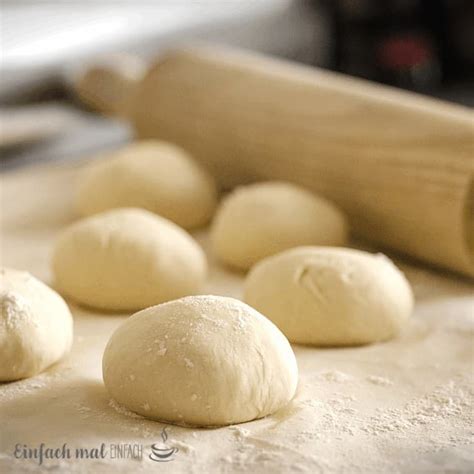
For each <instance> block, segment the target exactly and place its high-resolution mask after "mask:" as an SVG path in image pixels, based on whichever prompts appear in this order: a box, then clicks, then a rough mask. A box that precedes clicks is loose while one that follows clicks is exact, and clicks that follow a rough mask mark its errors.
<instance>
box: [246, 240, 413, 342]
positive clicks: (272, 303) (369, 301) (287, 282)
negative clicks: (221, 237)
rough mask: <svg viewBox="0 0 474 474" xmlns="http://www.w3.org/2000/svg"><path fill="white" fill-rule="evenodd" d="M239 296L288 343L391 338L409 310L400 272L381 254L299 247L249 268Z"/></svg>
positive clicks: (408, 296) (408, 293)
mask: <svg viewBox="0 0 474 474" xmlns="http://www.w3.org/2000/svg"><path fill="white" fill-rule="evenodd" d="M244 294H245V296H244V300H245V301H246V302H247V303H248V304H250V305H251V306H253V307H254V308H256V309H257V310H258V311H261V312H262V314H264V315H265V316H267V317H268V318H270V319H271V320H272V321H273V322H274V323H275V324H276V325H277V326H278V327H279V328H280V329H281V330H282V331H283V333H284V334H285V335H286V337H288V339H289V340H290V341H291V342H295V343H301V344H313V345H318V346H344V345H358V344H366V343H371V342H376V341H384V340H387V339H390V338H392V337H394V336H395V335H396V334H397V333H398V332H399V331H400V330H401V328H402V327H403V325H404V324H405V323H406V321H407V319H408V317H409V316H410V314H411V312H412V309H413V295H412V291H411V288H410V285H409V283H408V282H407V280H406V279H405V277H404V275H403V273H402V272H400V271H399V270H398V269H397V267H396V266H395V265H394V264H393V263H392V262H391V261H390V260H389V259H388V258H387V257H385V256H384V255H382V254H376V255H375V254H371V253H368V252H362V251H360V250H353V249H345V248H330V247H300V248H296V249H291V250H287V251H286V252H282V253H280V254H278V255H274V256H272V257H269V258H267V259H265V260H263V261H262V262H260V263H259V264H258V265H256V266H255V267H254V268H252V270H251V271H250V273H249V275H248V276H247V279H246V281H245V291H244Z"/></svg>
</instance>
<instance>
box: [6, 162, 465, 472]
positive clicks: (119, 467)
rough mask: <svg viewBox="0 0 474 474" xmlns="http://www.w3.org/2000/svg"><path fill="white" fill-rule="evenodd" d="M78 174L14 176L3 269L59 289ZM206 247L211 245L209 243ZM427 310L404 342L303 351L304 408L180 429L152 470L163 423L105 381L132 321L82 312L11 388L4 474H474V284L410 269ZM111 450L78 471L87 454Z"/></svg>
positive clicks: (227, 278)
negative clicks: (62, 346)
mask: <svg viewBox="0 0 474 474" xmlns="http://www.w3.org/2000/svg"><path fill="white" fill-rule="evenodd" d="M76 174H77V168H73V167H54V168H53V167H48V168H38V169H37V170H35V171H34V172H33V170H27V171H21V172H15V173H9V174H5V175H3V176H2V179H1V181H2V193H1V198H2V202H1V214H2V216H1V217H2V222H1V233H2V242H1V245H2V247H1V257H2V263H3V265H7V266H10V267H15V268H19V269H25V270H29V271H30V272H31V273H33V274H34V275H35V276H37V277H39V278H41V279H42V280H44V281H45V282H47V283H50V282H51V274H50V270H49V256H50V253H51V248H52V244H53V239H54V237H55V235H56V234H57V233H58V231H59V230H60V229H61V228H63V227H64V226H65V225H67V224H69V223H70V222H72V221H73V220H74V219H75V216H74V213H73V211H72V206H71V197H72V193H73V190H74V180H75V177H76ZM197 237H198V239H199V240H200V241H201V242H202V243H203V244H204V246H205V243H206V235H205V232H202V233H201V234H200V235H197ZM398 263H399V264H400V266H401V267H402V269H403V270H404V271H405V272H406V275H407V277H408V278H409V280H410V282H411V283H412V285H413V287H414V291H415V294H416V302H417V303H416V309H415V314H414V316H413V318H412V320H411V323H410V325H409V327H408V328H407V330H406V332H405V333H404V334H403V335H402V336H401V337H400V338H399V339H397V340H393V341H390V342H387V343H384V344H376V345H371V346H365V347H358V348H347V349H316V348H310V347H301V346H294V350H295V352H296V355H297V359H298V365H299V369H300V382H299V388H298V392H297V395H296V397H295V399H294V401H293V402H292V403H291V405H290V406H289V407H288V408H287V409H285V410H284V411H282V412H280V413H277V414H275V415H274V416H271V417H268V418H265V419H262V420H258V421H253V422H250V423H245V424H243V425H238V426H230V427H225V428H219V429H194V428H193V429H191V428H183V427H177V426H171V425H169V426H168V428H167V434H168V435H169V438H168V440H167V442H166V446H168V447H173V446H174V447H176V448H178V449H179V451H178V452H177V453H175V454H174V455H173V460H172V461H170V462H166V463H164V462H162V463H158V462H155V461H153V460H151V459H150V458H149V454H151V450H150V446H151V444H153V443H158V444H159V443H160V442H162V439H161V433H162V428H163V426H166V425H164V424H162V423H158V422H153V421H149V420H146V419H144V418H141V417H138V416H136V415H133V414H131V413H130V412H128V411H127V410H125V409H124V408H122V407H119V406H118V405H117V404H116V403H115V402H113V401H112V400H111V399H110V396H109V395H108V394H107V391H106V390H105V388H104V385H103V383H102V378H101V359H102V352H103V349H104V347H105V344H106V342H107V340H108V338H109V336H110V335H111V334H112V332H113V331H114V329H115V328H116V327H117V326H118V325H119V324H120V323H122V322H123V321H124V320H125V318H126V317H127V316H126V315H110V314H108V315H107V314H99V313H93V312H91V311H87V310H84V309H80V308H78V307H77V306H75V305H73V304H71V309H72V311H73V314H74V320H75V337H74V346H73V349H72V352H71V354H70V355H69V356H68V357H67V358H66V359H65V360H64V361H62V362H61V363H60V364H57V365H56V366H54V367H52V368H50V369H49V370H47V371H46V372H44V373H43V374H41V375H38V376H37V377H33V378H31V379H28V380H23V381H19V382H14V383H9V384H2V385H0V472H5V473H6V472H38V471H44V472H84V473H85V472H87V473H101V472H114V473H116V472H124V473H125V472H126V473H130V472H138V473H141V472H165V473H167V472H173V473H174V472H183V473H184V472H185V473H214V472H224V473H232V472H246V473H261V472H262V473H264V472H268V473H280V472H302V473H306V472H307V473H318V472H348V473H352V472H354V473H357V472H361V473H371V472H373V473H385V472H386V473H396V472H408V473H410V472H446V471H455V472H468V471H469V470H472V469H473V468H474V449H473V446H472V444H471V443H472V434H473V420H472V416H473V411H472V401H473V391H474V390H473V378H472V377H473V376H472V369H473V367H472V364H473V345H472V342H473V340H472V333H473V326H474V324H473V314H472V312H473V307H474V306H473V305H474V296H473V291H472V290H473V288H472V286H470V285H469V284H468V283H467V282H466V280H460V279H456V277H453V276H450V275H447V274H446V275H442V274H437V273H434V272H431V271H430V270H427V269H422V268H420V267H414V266H411V265H408V264H406V262H405V263H401V262H398ZM241 279H242V277H241V276H239V275H235V274H232V273H230V272H227V271H226V270H224V269H222V268H220V267H218V266H217V265H216V264H215V263H211V274H210V280H209V283H208V287H207V288H206V292H207V293H214V294H222V295H231V296H236V297H238V296H239V295H240V293H241ZM41 443H44V445H45V447H49V448H53V447H54V448H55V447H60V446H62V445H63V444H64V443H67V447H68V448H69V449H70V452H71V456H72V458H73V459H59V460H57V459H53V460H45V461H44V462H43V465H42V466H41V468H40V467H39V466H38V462H37V461H36V460H34V459H15V457H14V456H13V453H14V448H15V445H16V444H20V445H21V446H23V445H27V446H28V447H29V448H33V447H39V445H40V444H41ZM102 443H104V444H105V448H106V449H107V450H108V451H107V455H106V457H105V458H104V459H97V460H94V459H74V455H75V450H76V448H80V447H86V448H100V446H101V444H102ZM118 443H120V444H125V443H128V444H139V445H141V446H142V447H143V459H142V460H141V461H138V460H131V459H122V460H119V459H112V458H111V452H112V451H111V446H110V445H111V444H113V445H115V444H118Z"/></svg>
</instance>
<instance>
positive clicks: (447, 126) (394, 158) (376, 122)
mask: <svg viewBox="0 0 474 474" xmlns="http://www.w3.org/2000/svg"><path fill="white" fill-rule="evenodd" d="M134 94H135V96H134V100H133V101H132V102H133V103H132V107H131V108H130V110H129V111H128V112H127V113H128V114H129V118H130V120H131V121H132V123H133V124H134V127H135V129H136V133H137V136H138V137H139V138H152V137H153V138H159V139H164V140H169V141H172V142H175V143H178V144H180V145H182V146H183V147H184V148H186V149H188V150H189V151H190V152H192V153H193V154H194V155H195V156H196V158H197V159H199V160H200V161H201V162H202V163H204V164H205V165H207V166H208V167H209V168H210V170H211V171H213V172H214V174H215V175H216V176H217V177H218V179H219V181H220V183H221V184H222V186H224V187H231V186H235V185H237V184H241V183H244V182H250V181H255V180H266V179H281V180H289V181H293V182H296V183H299V184H302V185H304V186H307V187H308V188H311V189H313V190H314V191H316V192H318V193H321V194H323V195H325V196H327V197H328V198H330V199H332V200H333V201H335V202H336V203H338V204H339V205H340V206H341V207H342V208H343V209H344V210H345V211H346V212H347V214H348V216H349V218H350V222H351V226H352V229H353V232H354V234H355V235H356V236H359V237H362V238H365V239H367V240H369V241H372V242H374V243H377V244H379V245H381V246H383V247H386V248H391V249H394V250H397V251H399V252H402V253H405V254H408V255H410V256H412V257H415V258H418V259H420V260H423V261H425V262H429V263H431V264H434V265H437V266H440V267H444V268H446V269H450V270H455V271H457V272H460V273H462V274H465V275H469V276H474V242H473V240H474V239H473V237H472V236H473V232H474V216H473V214H474V154H473V151H474V150H473V133H474V123H473V115H472V112H471V111H470V110H469V109H467V108H464V107H461V106H456V105H451V104H448V103H443V102H441V101H438V100H434V99H429V98H424V97H422V96H419V95H416V94H412V93H407V92H402V91H399V90H395V89H392V88H388V87H384V86H380V85H375V84H372V83H369V82H366V81H362V80H356V79H353V78H349V77H345V76H342V75H339V74H335V73H330V72H326V71H321V70H319V69H315V68H310V67H306V66H301V65H296V64H293V63H291V62H285V61H281V60H276V59H273V58H268V57H264V56H261V55H256V54H250V53H243V52H238V51H233V50H229V49H221V48H205V47H204V48H197V49H182V50H177V51H174V52H170V53H169V54H168V55H166V56H165V57H163V58H162V59H161V60H159V61H158V62H157V63H156V64H155V65H154V66H152V67H151V68H150V69H149V71H148V73H147V74H146V76H145V77H144V79H142V80H141V81H140V83H139V85H137V87H136V90H135V91H134Z"/></svg>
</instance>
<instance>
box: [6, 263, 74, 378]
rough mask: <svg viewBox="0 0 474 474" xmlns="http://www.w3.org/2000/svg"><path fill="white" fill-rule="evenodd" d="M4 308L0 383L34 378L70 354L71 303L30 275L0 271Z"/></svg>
mask: <svg viewBox="0 0 474 474" xmlns="http://www.w3.org/2000/svg"><path fill="white" fill-rule="evenodd" d="M0 307H1V314H0V382H9V381H12V380H19V379H23V378H26V377H32V376H33V375H36V374H38V373H40V372H42V371H43V370H45V369H46V368H47V367H49V366H50V365H52V364H54V363H55V362H57V361H59V360H60V359H61V358H62V357H63V356H64V355H65V354H67V353H68V352H69V350H70V348H71V344H72V333H73V321H72V316H71V313H70V311H69V308H68V306H67V304H66V303H65V302H64V300H63V299H62V298H61V297H60V296H59V295H58V294H57V293H56V292H55V291H53V290H52V289H51V288H49V287H48V286H46V285H45V284H44V283H42V282H41V281H39V280H37V279H36V278H34V277H33V276H31V275H30V274H29V273H27V272H21V271H18V270H12V269H7V268H4V269H1V270H0Z"/></svg>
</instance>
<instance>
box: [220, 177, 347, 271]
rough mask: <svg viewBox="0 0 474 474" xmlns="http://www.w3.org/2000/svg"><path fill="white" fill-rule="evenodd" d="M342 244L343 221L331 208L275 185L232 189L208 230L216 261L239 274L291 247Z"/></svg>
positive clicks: (293, 187) (292, 188)
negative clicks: (239, 270) (234, 269)
mask: <svg viewBox="0 0 474 474" xmlns="http://www.w3.org/2000/svg"><path fill="white" fill-rule="evenodd" d="M346 239H347V225H346V220H345V217H344V215H343V214H342V213H341V212H340V211H339V209H338V208H337V207H336V206H334V205H333V204H332V203H330V202H329V201H327V200H326V199H324V198H322V197H320V196H316V195H315V194H313V193H311V192H310V191H308V190H306V189H304V188H301V187H299V186H296V185H294V184H290V183H284V182H278V181H275V182H264V183H257V184H252V185H249V186H243V187H239V188H237V189H236V190H235V191H234V192H232V193H231V194H230V195H229V196H227V197H226V198H225V199H224V200H223V202H222V204H221V205H220V206H219V208H218V210H217V212H216V215H215V218H214V221H213V224H212V229H211V242H212V246H213V249H214V252H215V254H216V255H217V257H218V258H219V259H220V260H221V261H222V262H224V263H226V264H228V265H230V266H232V267H236V268H239V269H243V270H247V269H249V268H250V267H251V266H252V265H254V264H255V263H256V262H258V261H259V260H261V259H262V258H264V257H267V256H269V255H274V254H276V253H278V252H281V251H283V250H286V249H289V248H292V247H297V246H300V245H334V246H339V245H344V244H345V242H346Z"/></svg>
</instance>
